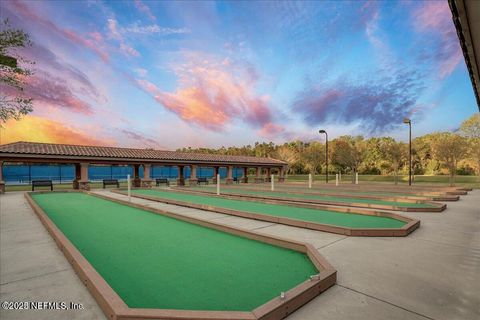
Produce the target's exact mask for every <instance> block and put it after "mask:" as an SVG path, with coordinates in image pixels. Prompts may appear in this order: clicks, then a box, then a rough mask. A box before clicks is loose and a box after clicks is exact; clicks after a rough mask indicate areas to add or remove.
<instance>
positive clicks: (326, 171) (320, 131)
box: [318, 130, 328, 183]
mask: <svg viewBox="0 0 480 320" xmlns="http://www.w3.org/2000/svg"><path fill="white" fill-rule="evenodd" d="M318 133H325V166H326V170H325V183H328V134H327V131H325V130H319V131H318Z"/></svg>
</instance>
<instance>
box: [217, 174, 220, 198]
mask: <svg viewBox="0 0 480 320" xmlns="http://www.w3.org/2000/svg"><path fill="white" fill-rule="evenodd" d="M219 195H220V174H219V173H217V196H219Z"/></svg>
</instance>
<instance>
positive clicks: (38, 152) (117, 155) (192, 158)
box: [0, 141, 287, 193]
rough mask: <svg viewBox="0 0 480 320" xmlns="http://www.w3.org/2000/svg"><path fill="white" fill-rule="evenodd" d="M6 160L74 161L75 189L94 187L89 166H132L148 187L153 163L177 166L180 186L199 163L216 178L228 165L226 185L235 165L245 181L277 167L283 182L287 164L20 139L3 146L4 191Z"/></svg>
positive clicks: (137, 183)
mask: <svg viewBox="0 0 480 320" xmlns="http://www.w3.org/2000/svg"><path fill="white" fill-rule="evenodd" d="M4 163H48V164H73V165H74V166H75V178H74V180H73V188H74V189H81V190H89V189H90V183H89V177H88V167H89V165H131V166H133V168H134V171H133V172H134V174H133V177H132V178H133V186H134V187H146V188H149V187H151V186H152V179H151V176H150V170H151V167H152V166H153V165H156V166H177V167H178V177H177V185H179V186H183V185H185V177H184V168H185V167H186V166H189V167H190V179H189V184H190V185H196V184H197V183H198V179H197V168H198V167H199V166H202V167H213V168H214V177H216V176H217V173H218V170H219V168H220V167H226V168H227V178H226V180H225V182H226V184H231V183H233V168H234V167H240V168H243V177H242V178H241V179H242V182H248V177H247V173H248V169H249V168H255V170H256V171H255V172H256V176H255V182H264V181H269V177H270V174H271V173H273V170H275V171H277V173H278V181H279V182H283V181H284V173H285V168H286V166H287V163H286V162H283V161H280V160H275V159H271V158H259V157H247V156H229V155H218V154H203V153H190V152H176V151H165V150H154V149H132V148H116V147H100V146H83V145H67V144H53V143H37V142H24V141H19V142H13V143H9V144H3V145H0V193H3V192H5V182H4V181H3V178H2V168H3V164H4ZM140 166H143V178H140ZM264 174H265V176H264Z"/></svg>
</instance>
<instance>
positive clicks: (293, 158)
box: [274, 144, 299, 173]
mask: <svg viewBox="0 0 480 320" xmlns="http://www.w3.org/2000/svg"><path fill="white" fill-rule="evenodd" d="M274 157H275V158H276V159H278V160H282V161H285V162H287V163H288V166H287V173H291V170H292V166H293V165H294V164H295V163H297V162H298V160H299V155H298V153H297V152H295V150H294V149H293V148H292V147H291V146H289V145H288V144H284V145H283V146H281V147H279V148H278V149H277V151H276V153H275V155H274Z"/></svg>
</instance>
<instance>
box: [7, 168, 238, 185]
mask: <svg viewBox="0 0 480 320" xmlns="http://www.w3.org/2000/svg"><path fill="white" fill-rule="evenodd" d="M242 170H243V169H242V168H234V169H233V177H241V176H242V174H243V171H242ZM74 174H75V167H74V166H73V165H4V166H3V179H4V181H5V182H6V184H29V183H30V182H31V181H32V180H52V181H53V182H54V183H64V182H65V183H66V182H72V181H73V178H74ZM128 174H129V175H130V176H133V167H132V166H90V167H89V168H88V177H89V180H90V181H101V180H103V179H118V180H126V179H127V175H128ZM219 174H220V177H221V178H225V177H226V176H227V168H220V170H219ZM150 176H151V177H152V178H170V179H174V178H177V177H178V168H177V167H175V166H152V169H151V173H150ZM184 176H185V178H189V177H190V168H189V167H185V169H184ZM197 177H206V178H211V177H213V168H210V167H199V168H197ZM140 178H143V167H140Z"/></svg>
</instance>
